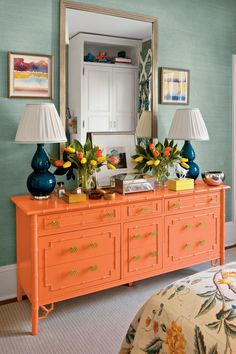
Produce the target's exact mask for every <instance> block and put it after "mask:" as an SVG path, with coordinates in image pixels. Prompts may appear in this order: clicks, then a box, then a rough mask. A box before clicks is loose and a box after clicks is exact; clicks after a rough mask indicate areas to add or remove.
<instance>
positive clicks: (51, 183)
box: [27, 144, 56, 199]
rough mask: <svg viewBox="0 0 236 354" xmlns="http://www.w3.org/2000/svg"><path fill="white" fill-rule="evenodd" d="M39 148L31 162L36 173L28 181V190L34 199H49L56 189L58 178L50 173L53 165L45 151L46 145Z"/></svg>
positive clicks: (40, 145)
mask: <svg viewBox="0 0 236 354" xmlns="http://www.w3.org/2000/svg"><path fill="white" fill-rule="evenodd" d="M37 146H38V147H37V150H36V152H35V154H34V156H33V159H32V161H31V167H32V169H33V170H34V172H32V173H31V174H30V175H29V177H28V179H27V188H28V190H29V192H30V193H31V194H32V196H33V198H34V199H48V198H49V197H50V194H51V193H52V191H53V190H54V188H55V185H56V178H55V176H54V175H53V174H52V173H51V172H49V171H48V169H49V167H50V165H51V164H50V162H49V159H48V156H47V154H46V152H45V150H44V144H37Z"/></svg>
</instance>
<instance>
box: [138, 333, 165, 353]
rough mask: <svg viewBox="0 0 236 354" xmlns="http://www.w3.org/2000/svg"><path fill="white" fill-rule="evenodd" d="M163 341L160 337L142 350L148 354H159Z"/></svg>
mask: <svg viewBox="0 0 236 354" xmlns="http://www.w3.org/2000/svg"><path fill="white" fill-rule="evenodd" d="M162 344H163V341H162V339H161V338H160V337H156V338H154V339H152V340H151V342H150V343H149V344H148V345H147V346H146V347H145V348H144V349H142V350H143V351H144V352H145V353H147V354H158V353H160V350H161V349H162Z"/></svg>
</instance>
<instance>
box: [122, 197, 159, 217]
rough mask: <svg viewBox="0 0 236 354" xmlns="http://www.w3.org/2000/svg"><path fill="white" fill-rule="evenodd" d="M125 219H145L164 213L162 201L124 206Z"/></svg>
mask: <svg viewBox="0 0 236 354" xmlns="http://www.w3.org/2000/svg"><path fill="white" fill-rule="evenodd" d="M123 208H124V218H125V219H131V218H143V217H149V216H152V215H160V214H161V213H162V201H161V200H154V201H148V202H142V203H135V204H128V205H124V207H123Z"/></svg>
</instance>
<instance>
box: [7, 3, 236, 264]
mask: <svg viewBox="0 0 236 354" xmlns="http://www.w3.org/2000/svg"><path fill="white" fill-rule="evenodd" d="M85 2H86V3H88V4H92V5H98V6H104V7H110V8H114V9H122V10H127V11H131V12H136V13H141V14H144V15H151V16H156V17H157V18H158V22H159V36H158V51H159V54H158V65H159V67H161V66H167V67H177V68H186V69H190V71H191V85H190V107H198V108H200V109H201V111H202V114H203V117H204V119H205V122H206V125H207V127H208V130H209V135H210V141H209V142H196V143H194V147H195V150H196V153H197V160H198V163H199V164H200V166H201V168H202V170H205V169H222V170H224V171H225V172H226V175H227V183H229V184H231V173H232V171H231V165H232V163H231V160H232V152H231V144H232V140H231V131H232V121H231V104H232V102H231V80H232V79H231V71H232V69H231V62H232V54H233V53H235V51H236V24H235V15H236V3H235V1H234V0H226V1H223V2H222V1H220V0H192V1H189V0H178V1H176V0H165V1H163V0H146V1H143V0H142V1H141V0H135V1H133V0H119V1H118V0H102V1H101V0H100V1H99V0H90V1H85ZM8 51H18V52H27V53H42V54H52V55H54V64H55V73H54V88H55V99H54V100H53V102H54V103H55V104H56V106H57V107H58V102H59V0H41V1H38V0H24V1H23V0H0V83H1V84H0V152H1V153H0V166H1V173H0V186H1V187H0V191H1V193H0V266H1V265H7V264H12V263H15V209H14V206H13V205H12V204H11V202H10V199H9V198H10V196H11V195H12V194H22V193H27V189H26V184H25V183H26V178H27V176H28V175H29V173H30V171H31V167H30V161H31V158H32V156H33V153H34V151H35V149H36V147H35V146H34V145H16V144H15V143H14V137H15V133H16V129H17V126H18V122H19V119H20V117H21V115H22V112H23V110H24V107H25V104H26V103H35V102H43V100H29V99H28V100H25V99H9V98H7V80H8V78H7V70H8V69H7V52H8ZM176 108H177V107H176V106H168V105H159V123H158V125H159V137H160V139H164V137H165V136H166V134H167V132H168V130H169V127H170V124H171V120H172V117H173V115H174V112H175V109H176ZM181 144H182V142H181ZM55 148H56V147H55V146H53V147H51V146H47V149H48V150H50V151H52V149H53V150H55ZM216 156H217V158H216ZM230 205H231V198H230V192H229V193H228V198H227V219H228V220H230V219H231V207H230Z"/></svg>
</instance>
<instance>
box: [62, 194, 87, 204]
mask: <svg viewBox="0 0 236 354" xmlns="http://www.w3.org/2000/svg"><path fill="white" fill-rule="evenodd" d="M63 199H64V201H65V202H67V203H79V202H86V200H87V197H86V194H85V193H80V194H72V193H65V194H64V195H63Z"/></svg>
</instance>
